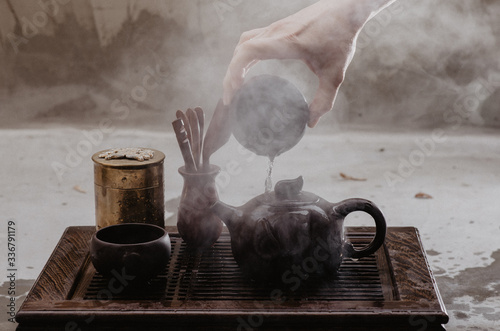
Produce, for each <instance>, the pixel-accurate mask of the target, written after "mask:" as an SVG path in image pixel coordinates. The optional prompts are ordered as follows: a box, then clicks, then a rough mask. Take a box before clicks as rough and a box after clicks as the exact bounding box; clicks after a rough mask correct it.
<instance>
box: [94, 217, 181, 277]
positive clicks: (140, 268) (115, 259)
mask: <svg viewBox="0 0 500 331" xmlns="http://www.w3.org/2000/svg"><path fill="white" fill-rule="evenodd" d="M170 251H171V246H170V237H169V236H168V233H167V232H166V231H165V229H163V228H161V227H159V226H156V225H152V224H144V223H124V224H118V225H111V226H108V227H105V228H102V229H100V230H99V231H97V232H96V233H95V234H94V235H93V236H92V239H91V241H90V257H91V261H92V263H93V265H94V267H95V268H96V270H97V271H99V272H100V273H101V274H103V275H104V276H108V277H113V276H116V277H122V278H125V279H126V280H130V282H131V283H133V282H142V281H147V280H149V279H151V278H153V277H154V276H156V275H158V274H159V273H160V272H161V271H162V270H163V269H164V268H165V266H166V265H167V263H168V260H169V258H170Z"/></svg>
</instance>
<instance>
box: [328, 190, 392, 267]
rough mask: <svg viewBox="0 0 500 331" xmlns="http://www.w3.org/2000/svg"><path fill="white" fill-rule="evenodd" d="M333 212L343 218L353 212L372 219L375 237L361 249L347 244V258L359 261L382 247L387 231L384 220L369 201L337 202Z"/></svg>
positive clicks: (349, 200)
mask: <svg viewBox="0 0 500 331" xmlns="http://www.w3.org/2000/svg"><path fill="white" fill-rule="evenodd" d="M335 211H336V212H337V213H338V214H340V215H341V216H342V217H343V218H345V217H346V216H347V215H349V214H350V213H352V212H355V211H363V212H365V213H368V214H370V216H371V217H373V220H374V221H375V225H376V231H375V237H374V238H373V240H372V241H371V242H370V243H369V244H368V245H367V246H366V247H364V248H362V249H359V250H358V249H355V248H354V247H353V245H352V244H351V243H347V245H346V246H345V249H344V253H345V254H346V256H347V257H350V258H354V259H359V258H362V257H365V256H368V255H370V254H372V253H375V252H376V251H377V249H379V248H380V246H382V244H383V243H384V240H385V234H386V231H387V225H386V223H385V218H384V215H383V214H382V212H381V211H380V209H378V207H377V206H375V204H374V203H373V202H371V201H370V200H366V199H358V198H354V199H346V200H344V201H341V202H339V203H338V204H337V205H336V206H335Z"/></svg>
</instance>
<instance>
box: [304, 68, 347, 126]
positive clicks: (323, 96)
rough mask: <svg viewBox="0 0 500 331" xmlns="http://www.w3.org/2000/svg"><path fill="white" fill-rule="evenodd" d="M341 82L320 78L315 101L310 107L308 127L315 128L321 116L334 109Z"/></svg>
mask: <svg viewBox="0 0 500 331" xmlns="http://www.w3.org/2000/svg"><path fill="white" fill-rule="evenodd" d="M340 84H341V81H340V82H338V81H337V82H336V81H331V80H325V79H321V78H320V82H319V87H318V90H317V91H316V95H315V96H314V99H313V101H312V102H311V104H310V105H309V121H308V123H307V125H308V126H309V127H310V128H314V127H315V126H316V124H318V122H319V119H320V117H321V116H323V115H324V114H326V113H327V112H329V111H330V110H331V109H332V108H333V103H334V102H335V98H336V97H337V91H338V88H339V87H340Z"/></svg>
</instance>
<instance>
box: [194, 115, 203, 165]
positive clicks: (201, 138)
mask: <svg viewBox="0 0 500 331" xmlns="http://www.w3.org/2000/svg"><path fill="white" fill-rule="evenodd" d="M194 112H195V113H196V116H197V117H198V124H199V125H200V162H201V153H202V151H203V134H204V133H205V132H204V130H205V112H204V111H203V109H201V107H196V108H195V109H194ZM198 168H200V167H198Z"/></svg>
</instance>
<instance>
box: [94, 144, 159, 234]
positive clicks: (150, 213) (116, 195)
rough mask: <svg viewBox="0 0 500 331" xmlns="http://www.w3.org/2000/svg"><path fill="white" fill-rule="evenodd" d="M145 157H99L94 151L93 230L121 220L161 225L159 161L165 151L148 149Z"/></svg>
mask: <svg viewBox="0 0 500 331" xmlns="http://www.w3.org/2000/svg"><path fill="white" fill-rule="evenodd" d="M149 151H152V152H153V153H154V154H153V155H154V156H153V157H152V158H150V159H148V160H143V161H139V160H135V159H127V158H118V159H109V160H108V159H105V158H102V157H99V155H102V154H103V153H105V152H106V151H102V152H98V153H95V154H94V155H93V156H92V161H94V191H95V208H96V226H97V229H100V228H103V227H106V226H109V225H114V224H121V223H149V224H155V225H158V226H160V227H165V219H164V218H165V202H164V194H163V190H164V188H163V162H164V160H165V154H163V153H162V152H160V151H157V150H154V149H149Z"/></svg>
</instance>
